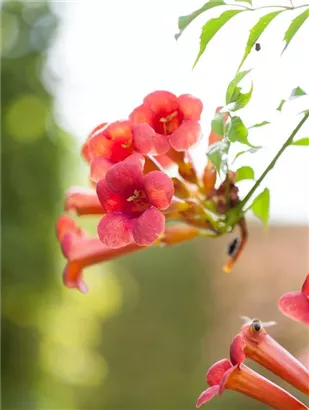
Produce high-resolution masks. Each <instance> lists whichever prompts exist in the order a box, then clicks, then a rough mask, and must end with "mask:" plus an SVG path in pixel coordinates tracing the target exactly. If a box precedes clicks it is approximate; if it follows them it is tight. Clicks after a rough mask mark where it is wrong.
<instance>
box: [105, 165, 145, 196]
mask: <svg viewBox="0 0 309 410" xmlns="http://www.w3.org/2000/svg"><path fill="white" fill-rule="evenodd" d="M105 180H106V183H107V187H108V189H109V190H110V191H111V192H114V193H115V194H119V195H121V196H122V197H124V198H125V199H126V198H128V197H129V196H130V195H132V194H133V193H134V191H135V190H140V189H141V188H142V186H143V182H142V181H143V173H142V170H141V169H140V167H139V166H138V165H136V164H133V163H131V162H120V163H118V164H116V165H114V166H113V167H111V168H110V169H109V170H108V171H107V173H106V177H105Z"/></svg>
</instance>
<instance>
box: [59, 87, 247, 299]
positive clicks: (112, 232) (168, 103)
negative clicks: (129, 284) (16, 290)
mask: <svg viewBox="0 0 309 410" xmlns="http://www.w3.org/2000/svg"><path fill="white" fill-rule="evenodd" d="M221 110H222V107H218V108H217V110H216V115H218V114H220V115H222V118H223V121H224V123H226V122H227V121H228V118H229V116H228V113H222V114H221ZM202 111H203V105H202V102H201V101H200V100H199V99H198V98H196V97H193V96H192V95H189V94H182V95H180V96H178V97H177V96H176V95H174V94H172V93H171V92H169V91H155V92H153V93H151V94H149V95H147V96H146V97H145V98H144V100H143V102H142V104H141V105H139V106H138V107H137V108H135V109H133V110H132V112H131V113H130V114H129V115H128V117H127V119H123V120H119V121H115V122H111V123H107V122H104V123H101V124H100V125H98V126H97V127H96V128H95V129H94V130H93V131H92V132H91V133H90V134H89V136H88V137H87V139H86V141H85V142H84V144H83V146H82V149H81V155H82V157H83V158H84V160H86V162H87V163H88V164H89V178H90V185H91V186H92V187H91V188H85V187H78V186H76V187H73V188H71V189H69V190H68V191H67V193H66V197H65V204H64V210H65V211H66V214H64V215H62V216H61V217H60V218H59V221H58V224H57V234H58V239H59V242H60V244H61V248H62V251H63V254H64V256H65V257H66V258H67V260H68V264H67V266H66V269H65V271H64V283H65V284H66V285H67V286H68V287H74V288H78V289H79V290H81V291H85V290H86V285H85V283H84V282H83V280H82V270H83V268H85V267H87V266H89V265H92V264H94V263H98V262H102V261H105V260H108V259H111V258H115V257H118V256H121V255H123V254H126V253H128V252H131V251H137V250H140V249H143V248H145V247H148V246H152V245H160V246H162V245H163V246H164V245H173V244H175V243H178V242H181V241H185V240H190V239H192V238H193V237H195V236H219V235H222V234H224V233H225V232H230V231H231V229H230V227H228V228H227V227H226V226H225V225H224V216H225V215H226V213H227V212H228V210H229V209H231V208H233V207H235V206H237V204H238V203H239V198H238V188H237V187H236V185H235V173H233V172H231V171H230V172H228V173H227V175H226V176H225V177H224V178H223V180H222V181H221V182H219V183H217V179H218V175H217V170H216V167H215V166H214V164H213V163H212V162H211V161H210V160H208V162H207V163H205V170H204V172H203V173H202V174H201V175H199V174H198V172H197V170H196V166H195V163H194V160H193V159H192V155H191V152H190V148H191V147H193V146H194V145H195V144H197V143H198V142H199V140H200V138H201V135H202V130H201V125H200V118H201V115H202ZM221 139H222V137H221V136H220V135H217V134H216V133H215V132H214V131H211V132H210V134H209V138H208V142H209V145H210V146H211V145H212V144H215V143H217V142H218V141H220V140H221ZM205 158H206V155H205ZM205 162H206V161H205ZM72 212H73V213H75V214H77V215H78V216H83V215H99V216H100V220H99V221H98V225H97V235H96V236H94V237H90V236H89V235H87V234H86V233H85V232H84V231H83V230H81V229H80V228H79V227H78V225H76V222H75V221H74V220H73V219H72V216H71V215H68V213H72ZM222 218H223V219H222ZM238 226H239V228H240V241H239V240H237V241H236V242H235V241H234V242H233V243H234V245H233V246H230V247H229V248H230V250H229V260H228V262H227V264H226V266H225V268H224V269H225V270H226V271H229V270H231V268H232V266H233V265H234V263H235V261H236V260H237V258H238V257H239V255H240V253H241V251H242V249H243V247H244V245H245V242H246V239H247V229H246V224H245V220H244V218H241V220H240V221H239V222H238ZM68 238H69V239H68ZM167 238H168V239H167ZM232 248H233V249H232Z"/></svg>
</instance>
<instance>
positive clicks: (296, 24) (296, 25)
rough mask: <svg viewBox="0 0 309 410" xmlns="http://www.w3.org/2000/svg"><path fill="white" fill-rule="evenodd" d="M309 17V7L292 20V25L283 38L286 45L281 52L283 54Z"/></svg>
mask: <svg viewBox="0 0 309 410" xmlns="http://www.w3.org/2000/svg"><path fill="white" fill-rule="evenodd" d="M308 17H309V8H308V9H306V10H305V11H303V12H302V13H301V14H300V15H299V16H297V17H295V19H294V20H292V22H291V24H290V26H289V27H288V29H287V31H286V32H285V34H284V39H283V40H284V41H285V46H284V49H283V50H282V53H281V54H283V53H284V51H285V50H286V49H287V47H288V45H289V44H290V42H291V40H292V38H293V37H294V36H295V34H296V33H297V32H298V30H299V29H300V28H301V26H302V25H303V24H304V22H305V21H306V20H307V18H308Z"/></svg>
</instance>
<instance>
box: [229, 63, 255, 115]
mask: <svg viewBox="0 0 309 410" xmlns="http://www.w3.org/2000/svg"><path fill="white" fill-rule="evenodd" d="M250 71H251V70H247V71H241V72H240V73H238V74H237V75H236V77H235V78H234V79H233V80H232V81H231V82H230V84H229V85H228V87H227V90H226V96H225V101H226V104H228V105H231V106H230V107H228V108H229V110H230V111H237V110H240V109H241V108H243V107H245V106H246V105H247V104H248V102H249V101H250V98H251V94H252V91H253V84H252V83H251V88H250V91H249V92H248V93H242V92H241V87H238V86H237V84H238V83H239V82H240V81H241V80H242V79H243V78H244V77H245V76H246V75H247V74H248V73H249V72H250Z"/></svg>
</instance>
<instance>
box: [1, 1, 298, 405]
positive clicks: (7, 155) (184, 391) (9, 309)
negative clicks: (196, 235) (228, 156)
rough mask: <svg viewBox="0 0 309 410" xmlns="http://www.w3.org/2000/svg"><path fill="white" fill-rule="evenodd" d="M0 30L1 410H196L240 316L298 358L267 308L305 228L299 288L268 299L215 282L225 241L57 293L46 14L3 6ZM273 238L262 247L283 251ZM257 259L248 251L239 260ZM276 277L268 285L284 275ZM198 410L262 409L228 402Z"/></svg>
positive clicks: (74, 156)
mask: <svg viewBox="0 0 309 410" xmlns="http://www.w3.org/2000/svg"><path fill="white" fill-rule="evenodd" d="M1 19H2V22H1V28H2V62H1V63H2V70H1V82H2V104H1V132H2V149H1V161H2V162H1V163H2V185H1V186H2V289H1V291H2V332H1V353H2V408H3V409H4V410H15V409H16V410H27V409H31V410H34V409H38V410H45V409H55V410H56V409H57V410H75V409H76V410H79V409H83V410H90V409H91V410H92V409H93V410H94V409H132V410H133V409H149V410H150V409H162V410H163V409H175V410H176V409H194V407H195V400H196V398H197V396H198V395H199V393H200V392H201V391H202V390H203V389H204V388H205V387H206V383H205V379H204V376H205V373H206V370H207V368H208V367H209V365H211V364H212V363H213V362H214V361H216V360H219V359H221V358H223V357H224V356H226V355H227V354H228V346H229V342H230V341H231V338H232V336H233V335H234V334H235V333H236V332H237V331H238V328H239V325H240V324H241V321H240V320H239V319H238V316H239V315H240V314H247V315H251V314H252V315H253V316H257V314H258V313H257V312H259V313H260V312H261V313H263V312H264V314H265V316H266V315H271V316H276V317H275V319H278V318H280V320H281V322H282V323H283V324H282V327H280V326H279V327H278V328H276V330H275V334H276V336H278V337H277V338H278V339H279V340H281V341H282V343H284V344H285V345H286V346H287V347H289V348H290V349H291V350H292V351H293V352H294V353H295V354H296V353H297V352H298V351H300V349H301V348H302V347H304V345H305V343H302V341H304V342H305V339H306V335H305V333H304V331H303V329H302V328H300V327H298V326H297V324H290V322H288V321H287V322H285V320H286V319H284V318H281V317H280V316H279V314H278V312H277V311H276V306H275V301H276V300H277V297H278V296H279V295H280V294H281V293H282V291H284V290H287V289H289V286H292V284H293V285H294V284H295V286H298V282H299V281H300V279H299V280H298V278H301V277H302V276H303V273H304V271H301V269H303V265H304V263H303V262H302V261H303V257H304V255H305V254H306V249H305V247H302V243H303V242H301V241H304V238H305V235H306V234H305V231H306V229H305V228H304V229H302V228H299V229H300V232H299V233H298V238H299V240H300V244H298V245H297V244H295V252H294V253H295V258H297V260H298V261H299V260H300V261H301V262H300V266H299V275H298V278H297V277H295V278H294V280H291V281H290V282H285V284H284V285H283V284H282V289H280V287H278V290H276V292H274V291H271V289H268V283H269V282H268V280H269V279H268V276H267V275H266V273H265V269H264V268H263V267H262V269H264V271H263V272H264V273H263V279H262V282H261V283H260V285H259V287H260V288H258V290H256V288H255V290H254V292H253V295H252V296H251V297H248V295H250V291H251V290H252V285H251V282H250V273H248V271H250V269H252V265H251V264H250V260H248V259H247V261H243V262H241V263H240V268H239V269H240V274H239V275H238V276H237V277H236V279H235V280H233V278H232V277H231V276H223V274H222V273H221V271H220V264H222V261H223V260H224V257H225V255H224V252H225V246H226V242H227V241H226V239H224V241H219V242H216V243H212V242H211V241H203V240H202V241H193V242H192V243H190V244H186V245H180V246H176V247H174V248H170V249H165V250H161V249H149V250H147V251H143V252H142V253H138V254H137V255H130V256H127V257H123V258H120V259H119V260H117V261H115V262H112V263H106V264H103V265H100V266H97V267H93V268H90V269H88V270H87V271H86V282H87V283H88V285H89V289H90V291H89V294H88V295H87V296H84V295H81V294H79V293H78V292H76V291H73V290H69V289H67V288H65V287H64V286H63V285H62V279H61V273H62V269H63V266H64V259H63V257H62V255H61V252H60V249H59V246H58V243H57V241H56V238H55V234H54V226H55V221H56V219H57V217H58V216H59V215H60V214H61V212H62V201H63V192H64V189H66V188H67V187H68V185H69V183H75V182H74V181H75V180H76V179H78V178H79V177H78V175H79V174H80V172H81V165H80V164H81V159H80V157H79V146H78V144H77V142H76V141H75V140H74V138H73V137H71V136H69V135H68V134H67V133H66V132H65V130H62V129H61V128H60V127H59V125H58V124H57V122H56V120H55V117H54V114H53V96H52V95H51V94H50V93H49V91H48V87H47V86H46V84H45V82H44V80H43V78H44V76H43V73H44V72H45V71H46V66H45V63H46V58H47V53H48V50H49V47H50V45H51V43H52V41H53V39H54V36H55V35H56V33H57V17H56V15H54V14H53V12H52V10H51V9H50V6H49V4H48V3H46V2H43V1H40V2H36V3H30V2H27V1H25V2H12V1H9V2H4V3H3V4H2V16H1ZM55 81H56V80H55ZM84 167H85V165H84ZM85 169H86V168H85ZM84 180H85V181H86V180H87V177H86V173H85V177H84ZM79 182H80V181H79ZM87 224H88V225H89V227H91V226H93V225H94V222H93V221H92V220H86V225H87ZM278 229H279V228H276V230H275V233H274V236H272V237H271V241H272V242H271V243H272V244H273V243H275V244H276V243H279V241H281V240H282V232H281V231H280V233H278V236H276V232H277V231H278ZM285 229H287V228H285ZM279 230H280V229H279ZM254 232H256V243H259V244H261V243H262V242H263V241H264V242H263V243H264V246H265V249H266V248H267V247H269V243H270V242H267V241H270V239H265V237H264V236H263V237H261V231H260V228H259V227H258V228H253V239H252V241H253V242H252V243H254V240H255V239H254V238H255V233H254ZM284 235H285V237H286V238H290V237H291V232H287V231H286V232H285V233H284ZM292 236H293V235H292ZM276 241H277V242H276ZM210 242H211V243H210ZM287 246H291V244H290V245H287ZM292 246H293V245H292ZM296 246H297V249H296ZM205 249H207V250H208V252H205ZM256 249H257V248H256V247H254V246H253V245H252V247H251V248H250V246H249V250H248V253H247V255H248V257H247V258H249V255H250V252H251V257H252V253H254V252H256ZM207 255H208V256H207ZM255 256H256V255H255ZM253 257H254V256H253ZM295 260H296V259H295ZM294 262H295V261H294ZM294 262H293V261H289V262H288V266H293V265H292V264H293V263H294ZM278 264H279V265H276V266H272V272H274V276H273V280H276V279H274V278H275V275H276V272H277V269H278V268H279V266H281V265H280V264H282V266H286V261H284V260H282V259H280V258H279V260H278ZM270 268H271V267H270V266H268V269H269V271H270ZM297 271H298V270H297ZM242 272H243V273H242ZM252 274H254V272H253V273H252ZM257 276H258V273H257V274H256V277H257ZM251 279H252V276H251ZM256 279H258V278H256ZM252 280H253V279H252ZM264 289H268V292H267V293H265V292H264ZM271 293H272V295H271V296H270V294H271ZM263 297H264V298H265V300H267V302H265V305H263V307H262V304H263V302H262V301H263ZM250 308H251V310H252V311H248V310H250ZM272 318H273V317H268V316H267V317H263V318H262V319H265V320H267V319H272ZM286 323H288V326H286ZM286 327H288V329H289V331H288V332H287V331H286ZM293 336H294V338H293ZM293 340H297V342H295V343H293ZM209 408H210V409H227V408H228V409H238V410H241V409H262V408H264V407H263V406H261V405H260V404H259V403H255V402H254V401H252V400H250V399H246V398H244V397H241V396H240V395H237V394H236V393H233V392H227V393H226V394H225V395H224V396H223V397H222V398H220V399H216V400H214V401H213V402H212V403H211V404H209Z"/></svg>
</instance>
